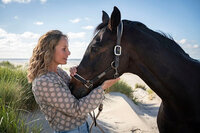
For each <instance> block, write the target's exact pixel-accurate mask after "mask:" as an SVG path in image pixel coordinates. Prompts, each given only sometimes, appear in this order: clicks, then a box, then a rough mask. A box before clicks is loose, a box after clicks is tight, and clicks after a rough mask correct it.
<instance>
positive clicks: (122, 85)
mask: <svg viewBox="0 0 200 133" xmlns="http://www.w3.org/2000/svg"><path fill="white" fill-rule="evenodd" d="M109 92H120V93H122V94H125V95H126V96H127V97H129V98H130V99H131V100H132V101H133V102H134V103H135V104H137V98H136V97H134V95H133V90H132V88H131V86H129V85H128V84H127V83H126V82H124V81H118V82H117V83H115V84H114V85H112V86H111V87H110V88H108V89H106V93H109Z"/></svg>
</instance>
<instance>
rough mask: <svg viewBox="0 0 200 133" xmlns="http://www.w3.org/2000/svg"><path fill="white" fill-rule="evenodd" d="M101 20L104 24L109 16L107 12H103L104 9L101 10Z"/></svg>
mask: <svg viewBox="0 0 200 133" xmlns="http://www.w3.org/2000/svg"><path fill="white" fill-rule="evenodd" d="M102 13H103V14H102V22H103V23H104V24H106V23H108V21H109V16H108V14H107V13H106V12H105V11H102Z"/></svg>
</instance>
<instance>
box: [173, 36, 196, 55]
mask: <svg viewBox="0 0 200 133" xmlns="http://www.w3.org/2000/svg"><path fill="white" fill-rule="evenodd" d="M176 42H177V43H179V44H180V46H181V47H182V48H183V50H184V51H185V52H186V53H188V54H189V55H190V56H191V57H192V58H195V59H200V47H199V45H198V44H196V42H195V41H191V40H187V39H181V40H180V41H176Z"/></svg>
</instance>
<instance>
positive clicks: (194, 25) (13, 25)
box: [0, 0, 200, 59]
mask: <svg viewBox="0 0 200 133" xmlns="http://www.w3.org/2000/svg"><path fill="white" fill-rule="evenodd" d="M114 6H117V7H118V8H119V10H120V12H121V17H122V19H127V20H132V21H139V22H142V23H143V24H145V25H146V26H147V27H149V28H150V29H152V30H154V31H162V32H164V33H166V34H168V35H170V36H172V37H173V39H174V40H175V41H176V42H177V43H178V44H179V45H180V46H181V47H182V48H183V49H184V50H185V52H186V53H188V54H189V55H190V56H191V57H192V58H195V59H200V13H199V12H200V1H199V0H1V1H0V58H30V57H31V55H32V51H33V48H34V47H35V46H36V45H37V41H38V39H39V37H40V36H41V35H43V34H45V33H46V32H47V31H49V30H60V31H62V32H63V33H64V34H67V35H68V37H69V49H70V51H71V55H70V56H69V58H70V59H75V58H76V59H77V58H78V59H80V58H82V57H83V54H84V52H85V50H86V48H87V46H88V44H89V42H90V41H91V39H92V37H93V33H94V29H95V28H96V26H97V25H98V24H99V23H101V21H102V10H104V11H106V12H107V13H108V14H109V16H110V15H111V13H112V11H113V7H114Z"/></svg>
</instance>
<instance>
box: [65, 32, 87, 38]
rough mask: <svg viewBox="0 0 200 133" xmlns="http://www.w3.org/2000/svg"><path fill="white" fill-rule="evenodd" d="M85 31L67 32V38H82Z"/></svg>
mask: <svg viewBox="0 0 200 133" xmlns="http://www.w3.org/2000/svg"><path fill="white" fill-rule="evenodd" d="M85 34H86V33H85V32H77V33H73V32H68V33H67V35H68V36H69V39H76V38H84V37H85Z"/></svg>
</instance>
